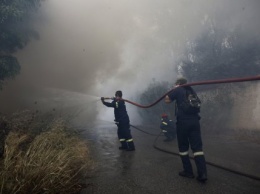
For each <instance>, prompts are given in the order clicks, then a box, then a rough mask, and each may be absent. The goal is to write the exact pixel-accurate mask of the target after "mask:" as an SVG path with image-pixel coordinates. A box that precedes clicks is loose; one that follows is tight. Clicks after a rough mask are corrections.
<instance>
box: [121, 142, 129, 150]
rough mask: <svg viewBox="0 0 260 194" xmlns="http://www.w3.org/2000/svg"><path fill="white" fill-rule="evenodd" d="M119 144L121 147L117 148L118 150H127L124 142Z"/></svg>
mask: <svg viewBox="0 0 260 194" xmlns="http://www.w3.org/2000/svg"><path fill="white" fill-rule="evenodd" d="M120 142H121V146H120V147H119V149H120V150H127V149H128V146H127V143H126V141H120Z"/></svg>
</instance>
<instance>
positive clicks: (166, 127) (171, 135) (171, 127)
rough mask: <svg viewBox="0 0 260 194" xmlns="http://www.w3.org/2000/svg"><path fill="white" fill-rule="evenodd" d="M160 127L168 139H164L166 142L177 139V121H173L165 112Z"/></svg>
mask: <svg viewBox="0 0 260 194" xmlns="http://www.w3.org/2000/svg"><path fill="white" fill-rule="evenodd" d="M160 129H161V130H162V132H163V134H164V135H165V137H166V139H165V140H163V141H164V142H169V141H172V140H174V139H175V137H176V129H175V123H174V122H173V120H171V119H169V118H168V115H167V114H165V113H163V114H162V118H161V124H160Z"/></svg>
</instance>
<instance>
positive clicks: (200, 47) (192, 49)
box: [180, 30, 260, 82]
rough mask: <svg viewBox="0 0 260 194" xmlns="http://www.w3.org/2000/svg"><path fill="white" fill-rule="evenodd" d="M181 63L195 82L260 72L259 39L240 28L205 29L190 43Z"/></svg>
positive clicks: (184, 73)
mask: <svg viewBox="0 0 260 194" xmlns="http://www.w3.org/2000/svg"><path fill="white" fill-rule="evenodd" d="M180 63H181V65H180V66H181V69H182V73H183V75H184V76H185V77H186V78H188V79H189V80H190V81H192V82H193V81H202V80H213V79H224V78H231V77H245V76H252V75H255V74H256V73H257V72H260V42H259V41H257V40H253V39H250V38H247V37H245V36H242V35H240V33H239V30H236V31H234V32H225V31H223V30H215V31H214V32H213V33H212V32H204V33H203V34H202V35H201V36H199V37H198V39H197V40H195V41H194V42H190V43H189V44H188V47H187V49H186V52H185V54H184V57H183V58H182V59H181V62H180Z"/></svg>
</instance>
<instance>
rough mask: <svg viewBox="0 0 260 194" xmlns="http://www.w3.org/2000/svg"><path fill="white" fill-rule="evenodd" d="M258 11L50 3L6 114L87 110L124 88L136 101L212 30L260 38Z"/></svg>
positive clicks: (207, 2)
mask: <svg viewBox="0 0 260 194" xmlns="http://www.w3.org/2000/svg"><path fill="white" fill-rule="evenodd" d="M259 5H260V3H259V1H258V0H228V1H227V0H219V1H213V0H196V1H194V0H182V1H179V0H164V1H158V0H138V1H133V0H120V1H119V0H88V1H86V0H74V1H71V0H49V1H45V2H43V6H42V8H41V13H40V14H39V18H37V19H36V20H37V21H36V22H35V28H36V29H37V30H38V32H39V33H40V40H38V41H33V42H31V43H30V44H29V45H28V46H27V47H26V48H25V49H24V50H22V51H20V52H18V53H17V57H18V59H19V61H20V63H21V66H22V71H21V74H20V75H19V76H17V78H16V79H15V80H13V81H9V82H8V84H7V85H6V87H5V88H4V90H3V91H2V92H1V93H0V100H1V102H0V104H1V111H3V112H10V111H14V110H17V109H22V108H30V105H33V104H34V102H35V101H37V102H39V103H38V104H39V106H40V104H41V103H42V104H43V106H44V107H45V109H48V108H50V109H51V108H52V107H54V106H57V104H60V105H59V107H62V106H64V105H66V106H70V107H71V106H72V107H73V106H76V105H79V104H85V106H86V107H87V106H89V104H91V102H93V103H94V104H95V105H96V104H97V102H96V100H97V99H98V98H97V97H90V95H93V96H112V95H114V92H115V91H116V90H118V89H120V90H122V91H123V93H124V97H125V98H127V99H131V98H134V97H135V95H136V94H137V93H138V92H140V91H142V90H143V89H145V88H146V86H147V85H148V84H149V83H150V82H151V81H152V80H154V79H155V80H157V81H165V80H166V81H170V82H172V81H173V80H174V79H175V78H176V76H177V74H178V72H176V69H175V67H176V65H177V64H176V61H177V59H178V57H179V56H181V54H182V51H183V49H184V48H185V46H186V45H187V42H189V41H192V40H193V39H195V38H196V37H197V36H198V35H200V34H201V33H202V32H203V31H204V29H206V28H207V29H208V28H210V27H211V25H215V26H217V28H219V29H225V30H230V31H231V30H234V29H235V28H238V27H239V28H240V29H241V31H242V32H243V33H244V36H245V37H251V38H258V39H259V37H258V35H259V32H260V30H259V29H260V23H259V21H258V20H259V18H260V17H259V16H260V12H259V8H260V6H259ZM85 94H88V95H85ZM46 105H49V107H48V106H46ZM130 106H131V105H128V107H129V108H130ZM97 107H99V108H101V110H102V113H101V114H102V117H107V116H110V117H113V115H112V114H111V112H110V111H108V112H107V113H105V110H107V109H105V108H104V107H101V105H100V103H99V102H98V106H97ZM91 110H92V111H93V110H95V109H93V108H91ZM94 112H95V113H92V115H93V114H94V115H95V114H96V113H97V112H96V111H94ZM130 112H131V111H130ZM130 114H131V117H132V118H134V116H135V113H133V112H131V113H130Z"/></svg>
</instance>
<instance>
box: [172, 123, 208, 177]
mask: <svg viewBox="0 0 260 194" xmlns="http://www.w3.org/2000/svg"><path fill="white" fill-rule="evenodd" d="M177 139H178V147H179V152H180V157H181V159H182V164H183V168H184V170H185V171H186V172H188V173H193V171H192V165H191V163H190V159H189V146H190V147H191V150H192V152H193V155H194V160H195V163H196V167H197V171H198V175H199V176H202V175H203V174H205V175H207V169H206V161H205V157H204V153H203V150H202V140H201V133H200V123H199V119H195V118H194V119H178V121H177Z"/></svg>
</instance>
